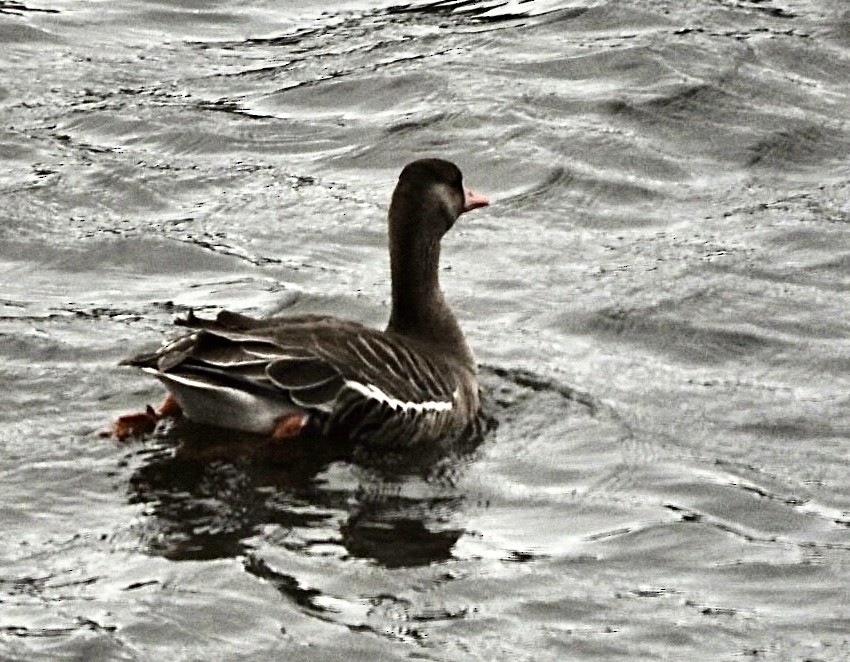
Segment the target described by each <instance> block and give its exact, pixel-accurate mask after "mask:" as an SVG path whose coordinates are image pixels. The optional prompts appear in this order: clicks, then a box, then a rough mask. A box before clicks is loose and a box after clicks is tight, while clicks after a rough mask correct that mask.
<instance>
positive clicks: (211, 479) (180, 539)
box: [130, 424, 480, 567]
mask: <svg viewBox="0 0 850 662" xmlns="http://www.w3.org/2000/svg"><path fill="white" fill-rule="evenodd" d="M479 442H480V439H478V440H465V441H464V443H463V444H453V445H452V448H451V449H445V448H444V449H440V451H439V452H434V451H433V450H431V451H429V452H427V453H423V452H417V453H415V454H414V453H403V454H399V453H396V454H387V453H382V454H377V453H367V452H365V451H362V450H358V449H352V448H350V447H347V446H345V445H343V444H334V443H328V441H327V440H325V441H323V442H320V441H318V440H316V439H309V438H306V439H300V440H297V441H295V442H293V441H291V440H290V441H287V442H285V443H281V442H279V441H278V442H275V441H270V440H268V439H265V438H256V437H252V436H250V435H245V434H244V433H238V432H231V431H225V430H220V429H216V428H208V427H203V426H197V425H192V424H183V425H181V426H178V427H177V428H175V429H173V430H171V431H169V432H167V433H165V434H163V435H161V436H159V437H157V438H155V439H154V440H153V442H150V443H149V444H148V445H147V446H146V447H145V450H144V459H143V461H142V464H141V465H140V466H138V467H137V468H136V469H135V471H134V472H133V473H132V476H131V478H130V501H131V502H132V503H140V504H145V505H146V506H147V508H146V511H145V514H146V516H145V517H143V518H142V519H141V521H140V523H139V533H140V535H141V537H142V541H143V543H144V545H145V546H146V548H147V549H148V550H149V552H150V553H152V554H157V555H161V556H164V557H166V558H169V559H172V560H209V559H217V558H229V557H235V556H240V555H244V554H246V553H248V552H249V551H250V550H251V547H252V541H253V542H256V538H255V537H256V536H257V535H258V534H260V533H261V532H263V531H264V530H268V527H270V526H271V527H276V528H277V530H278V531H280V532H282V533H283V534H284V536H283V542H282V543H281V544H283V545H288V546H292V547H298V546H299V545H302V546H307V545H308V544H314V543H315V542H316V538H317V537H318V538H320V539H321V540H320V542H321V543H324V544H331V545H337V546H340V547H341V548H344V550H345V554H346V555H348V556H351V557H357V558H365V559H370V560H372V561H373V562H375V563H378V564H380V565H383V566H385V567H404V566H418V565H425V564H429V563H432V562H437V561H443V560H446V559H449V558H451V554H452V548H453V547H454V545H455V543H456V542H457V540H458V538H460V536H461V535H462V534H463V529H462V528H458V527H457V526H456V522H455V525H454V526H452V522H454V521H455V520H456V518H454V517H452V515H453V514H454V513H456V512H457V511H458V510H459V509H460V508H461V507H462V504H463V501H464V498H463V495H462V494H459V493H457V490H454V489H452V485H453V481H454V480H455V478H456V476H457V474H458V473H459V472H460V471H461V469H462V466H463V465H464V463H466V462H468V461H469V460H470V459H471V457H472V455H473V454H474V451H475V448H476V447H477V446H478V444H479ZM334 463H342V466H346V467H348V468H349V469H351V468H354V469H355V471H353V473H354V475H355V476H357V479H356V480H355V481H353V482H352V481H350V480H339V479H334V478H333V475H334V472H332V471H329V470H330V468H331V467H332V465H333V464H334ZM351 474H352V471H348V472H347V473H346V475H347V476H349V477H350V476H351ZM423 478H424V479H425V480H424V481H423ZM414 483H415V484H416V485H418V486H420V488H421V486H422V485H425V486H427V487H426V489H424V490H423V489H420V488H417V490H416V491H417V496H415V497H411V496H407V495H403V492H404V491H405V489H404V488H405V485H407V484H414ZM422 492H424V493H425V494H424V495H422V496H418V495H419V494H420V493H422ZM305 541H307V542H305Z"/></svg>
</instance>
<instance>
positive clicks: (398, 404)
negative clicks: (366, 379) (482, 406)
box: [345, 379, 457, 412]
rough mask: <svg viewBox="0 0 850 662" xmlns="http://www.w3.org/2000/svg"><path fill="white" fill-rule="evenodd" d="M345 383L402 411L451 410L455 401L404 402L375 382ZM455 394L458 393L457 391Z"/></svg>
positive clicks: (371, 398) (350, 381)
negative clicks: (380, 387)
mask: <svg viewBox="0 0 850 662" xmlns="http://www.w3.org/2000/svg"><path fill="white" fill-rule="evenodd" d="M345 385H346V386H347V387H348V388H351V389H354V390H355V391H357V392H358V393H360V394H361V395H363V396H365V397H367V398H369V399H370V400H376V401H378V402H383V403H384V404H386V405H389V406H390V407H391V408H392V409H401V410H402V411H405V412H406V411H417V412H421V411H449V410H450V409H451V408H452V407H454V402H453V401H452V402H447V401H445V400H428V401H426V402H402V401H401V400H399V399H397V398H394V397H392V396H391V395H387V394H386V393H384V392H383V391H382V390H381V389H379V388H378V387H377V386H375V385H373V384H362V383H360V382H355V381H354V380H351V379H346V380H345ZM455 395H457V394H456V393H455Z"/></svg>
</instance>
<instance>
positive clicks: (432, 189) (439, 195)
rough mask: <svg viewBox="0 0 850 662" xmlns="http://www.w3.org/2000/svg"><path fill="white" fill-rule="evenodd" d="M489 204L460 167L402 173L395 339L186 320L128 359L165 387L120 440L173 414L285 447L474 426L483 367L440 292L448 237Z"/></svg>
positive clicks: (343, 329) (437, 162)
mask: <svg viewBox="0 0 850 662" xmlns="http://www.w3.org/2000/svg"><path fill="white" fill-rule="evenodd" d="M487 204H488V200H487V198H486V197H484V196H482V195H479V194H477V193H475V192H473V191H470V190H468V189H465V188H464V186H463V179H462V175H461V172H460V170H459V169H458V167H457V166H456V165H454V164H453V163H450V162H449V161H444V160H442V159H421V160H418V161H414V162H412V163H410V164H408V165H407V166H405V168H404V169H403V170H402V172H401V175H400V177H399V181H398V184H397V186H396V188H395V191H394V192H393V196H392V202H391V204H390V211H389V247H390V264H391V272H392V273H391V275H392V312H391V314H390V320H389V324H388V325H387V328H386V330H384V331H380V330H377V329H371V328H368V327H365V326H363V325H361V324H358V323H356V322H351V321H347V320H342V319H338V318H334V317H325V316H319V315H300V316H277V317H272V318H268V319H254V318H250V317H246V316H244V315H240V314H237V313H231V312H227V311H223V312H221V313H219V315H218V316H217V317H216V319H215V320H207V319H201V318H199V317H196V316H195V315H193V314H191V313H190V314H189V316H188V317H187V318H186V319H182V320H177V324H180V325H182V326H186V327H189V328H191V329H193V330H192V331H191V332H190V333H188V334H187V335H184V336H182V337H180V338H178V339H177V340H175V341H174V342H171V343H170V344H168V345H165V346H164V347H163V348H162V349H160V350H159V351H157V352H154V353H149V354H141V355H139V356H135V357H133V358H130V359H127V360H126V361H123V362H122V363H123V364H124V365H131V366H137V367H140V368H142V370H144V371H145V372H147V373H150V374H152V375H154V376H155V377H157V378H158V379H159V380H160V381H162V382H163V384H165V386H166V388H167V389H168V391H169V397H168V398H167V399H166V402H165V403H164V405H163V406H162V407H161V408H160V410H159V411H154V410H153V409H152V408H151V407H148V409H147V411H146V412H145V413H143V414H135V415H129V416H124V417H122V418H119V419H118V420H117V421H116V422H115V424H114V427H113V433H114V434H115V435H116V436H118V437H119V438H125V437H128V436H131V435H135V434H139V433H140V432H145V431H149V430H151V429H153V427H154V425H155V424H156V422H157V421H158V420H159V419H161V418H164V417H166V416H173V415H177V414H180V413H182V415H183V416H185V417H186V418H188V419H189V420H192V421H196V422H199V423H206V424H211V425H216V426H220V427H225V428H230V429H236V430H244V431H248V432H253V433H260V434H265V435H271V436H273V437H276V438H281V439H282V438H287V437H292V436H296V435H299V434H301V432H302V430H304V429H305V427H306V426H309V427H310V429H311V430H313V431H317V432H319V433H320V434H324V435H334V436H342V437H344V438H346V439H350V440H352V441H355V442H363V443H369V444H376V445H378V444H381V445H382V444H395V443H398V444H402V445H408V444H413V443H417V442H433V441H436V440H439V439H441V438H443V437H447V436H451V437H454V436H457V435H460V434H463V433H464V431H467V430H470V429H472V428H474V427H476V426H477V425H478V423H479V420H480V403H479V393H478V382H477V378H476V372H477V370H476V364H475V359H474V357H473V354H472V351H471V350H470V348H469V346H468V345H467V343H466V339H465V338H464V335H463V332H462V331H461V329H460V326H459V325H458V322H457V319H456V318H455V316H454V314H453V313H452V310H451V308H449V306H448V304H447V303H446V300H445V298H444V297H443V292H442V290H441V289H440V283H439V274H438V269H439V258H440V240H441V239H442V237H443V235H444V234H445V233H446V231H448V230H449V229H450V228H451V227H452V225H454V223H455V221H456V220H457V218H458V217H459V216H460V215H461V214H462V213H464V212H467V211H470V210H472V209H476V208H478V207H483V206H485V205H487Z"/></svg>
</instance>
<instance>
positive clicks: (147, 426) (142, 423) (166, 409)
mask: <svg viewBox="0 0 850 662" xmlns="http://www.w3.org/2000/svg"><path fill="white" fill-rule="evenodd" d="M181 413H182V411H181V409H180V405H179V404H177V400H175V399H174V396H173V395H171V394H170V393H169V394H168V396H167V397H166V398H165V401H164V402H163V403H162V404H161V405H160V406H159V409H158V410H155V409H154V408H153V407H151V406H150V405H148V406H147V408H146V409H145V411H142V412H139V413H137V414H127V415H126V416H120V417H119V418H117V419H116V420H115V422H114V423H113V424H112V427H111V428H108V429H106V430H105V431H104V432H103V433H101V436H104V437H108V436H113V437H115V438H116V439H118V440H119V441H124V440H125V439H129V438H130V437H141V436H142V435H143V434H150V433H151V432H153V431H154V429H156V424H157V423H159V422H160V421H161V420H162V419H164V418H177V417H179V416H180V414H181Z"/></svg>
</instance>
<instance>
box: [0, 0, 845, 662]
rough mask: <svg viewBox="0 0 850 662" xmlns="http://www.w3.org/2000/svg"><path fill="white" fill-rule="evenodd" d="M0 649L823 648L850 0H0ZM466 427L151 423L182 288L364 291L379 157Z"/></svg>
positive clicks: (724, 654)
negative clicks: (475, 444) (441, 193)
mask: <svg viewBox="0 0 850 662" xmlns="http://www.w3.org/2000/svg"><path fill="white" fill-rule="evenodd" d="M0 42H2V44H3V47H2V49H0V63H2V66H0V113H2V118H3V121H2V125H0V210H1V211H2V223H0V270H2V276H1V277H0V285H2V290H0V351H2V356H3V359H2V369H0V385H1V386H2V391H3V393H4V396H3V405H2V407H0V453H2V463H0V501H2V503H3V506H2V509H0V529H1V530H2V532H3V535H2V537H1V538H0V658H3V659H10V660H31V659H45V658H47V657H53V658H55V659H102V660H121V659H126V660H149V659H179V660H195V659H215V660H235V659H256V660H266V659H272V658H280V659H298V660H328V659H354V660H356V659H363V660H375V659H379V660H385V659H386V660H390V659H429V660H499V659H510V660H525V659H529V660H531V659H533V660H564V659H575V660H594V659H598V660H614V659H623V660H640V659H647V660H649V659H677V660H685V659H690V660H696V659H700V660H703V659H712V660H737V659H750V658H754V659H769V660H804V659H806V660H845V659H847V658H848V657H850V626H848V622H850V600H848V590H849V589H848V586H850V481H848V455H850V451H849V450H848V449H850V442H849V441H848V433H850V377H848V374H850V373H848V368H850V359H848V356H850V342H848V331H850V231H848V228H850V165H848V158H847V156H848V153H850V123H848V122H850V120H848V117H850V112H848V111H850V8H847V7H845V4H844V3H843V2H836V1H834V0H687V1H683V2H653V1H650V0H622V1H617V2H615V1H613V0H596V1H594V0H585V1H584V2H578V1H576V2H571V1H569V0H560V1H558V0H548V1H547V0H528V1H522V0H505V1H502V0H498V1H496V0H492V1H483V0H442V1H438V2H412V3H411V4H404V5H401V4H394V3H392V2H380V1H378V0H374V1H370V0H351V1H350V2H346V1H340V2H331V3H325V5H324V6H323V9H316V8H315V3H309V2H302V1H300V0H299V1H297V2H287V3H273V2H256V3H250V5H248V4H245V3H238V2H234V1H233V0H221V1H219V2H214V1H204V0H182V1H181V2H152V1H146V0H135V1H131V0H117V1H115V2H108V3H103V2H99V3H95V2H84V1H75V2H70V1H68V0H24V1H23V2H18V1H11V0H0ZM424 155H439V156H444V157H447V158H450V159H453V160H455V161H456V162H457V163H458V164H459V165H460V166H461V167H462V168H463V170H464V172H465V174H466V179H467V181H468V182H469V183H470V184H471V185H474V186H475V187H476V188H479V189H481V190H483V191H486V192H488V193H489V194H490V195H491V197H492V198H493V200H494V204H493V205H492V206H491V207H489V208H488V209H486V210H483V211H479V212H476V213H475V214H470V215H469V216H468V217H464V218H462V219H461V222H460V223H459V225H458V226H457V227H456V229H455V231H453V233H452V234H451V235H450V236H449V237H447V239H446V241H445V242H444V262H443V267H444V269H443V275H442V281H443V285H444V287H445V289H446V290H447V293H448V296H449V298H450V299H451V301H452V302H453V303H454V305H455V307H456V309H457V311H458V314H459V316H460V318H461V321H462V324H463V326H464V328H465V330H466V331H467V335H468V337H469V340H470V342H471V344H472V345H473V347H474V348H475V350H476V353H477V356H478V358H479V361H480V363H481V365H482V381H483V383H484V388H485V391H486V393H487V396H488V398H489V400H490V402H491V405H490V406H491V409H492V412H493V414H494V415H495V417H496V419H497V420H498V424H499V426H498V429H497V430H496V431H495V432H494V433H492V434H491V435H490V436H489V437H488V438H487V439H486V440H485V441H484V443H483V444H482V445H481V446H480V447H479V448H477V449H475V451H474V452H473V453H471V454H468V455H466V456H464V457H461V458H451V459H447V460H446V461H444V462H442V463H439V464H438V465H436V466H432V467H430V468H428V469H427V470H424V469H422V468H421V467H410V468H409V470H394V471H386V470H383V469H381V468H379V467H376V466H374V465H372V464H370V463H369V462H358V461H351V460H349V459H345V458H339V457H333V456H330V455H328V454H320V453H314V452H305V450H304V449H298V448H287V449H281V448H274V447H269V446H268V445H265V444H263V443H262V442H260V441H257V440H249V439H238V438H237V439H234V438H232V437H227V436H225V435H223V434H219V433H212V432H210V431H199V430H187V429H183V430H181V429H176V430H172V431H171V432H168V431H164V432H162V433H161V434H158V435H155V436H154V437H152V438H149V439H146V440H144V441H139V442H134V443H129V444H118V443H115V442H112V441H109V440H103V439H100V438H98V437H97V435H96V431H97V430H98V428H100V427H101V426H102V425H104V424H106V423H108V422H109V421H110V419H111V418H113V417H114V416H116V415H118V414H120V413H125V412H127V411H133V410H136V409H138V408H139V407H140V406H142V405H144V404H145V403H147V402H155V401H158V400H159V399H160V398H161V388H160V387H159V385H158V384H156V383H154V382H152V381H149V380H147V379H145V378H143V377H142V376H140V375H137V374H135V373H134V372H133V371H131V370H128V369H125V368H119V367H117V366H116V362H117V361H118V360H119V359H120V358H122V357H123V356H125V355H126V354H127V353H129V352H132V351H134V350H136V349H139V348H143V347H152V346H155V345H156V344H157V343H158V342H159V341H160V339H161V338H163V337H166V336H168V335H169V334H170V333H173V331H172V329H171V326H170V325H171V320H172V319H173V318H174V316H175V315H176V314H178V313H181V312H184V311H186V310H188V309H189V308H193V309H195V310H196V311H200V312H207V313H209V312H214V311H215V310H217V309H219V308H220V307H227V308H231V309H236V310H240V311H243V312H247V313H250V314H267V313H276V312H280V311H282V310H291V311H298V312H301V311H308V310H324V311H328V310H329V311H331V312H335V313H337V314H340V315H344V316H347V317H352V318H356V319H360V320H363V321H365V322H368V323H371V324H375V325H381V324H383V323H384V321H385V319H386V315H387V306H388V292H389V284H388V275H387V268H388V265H387V257H386V248H385V213H386V206H387V202H388V198H389V194H390V191H391V190H392V187H393V185H394V181H395V178H396V176H397V174H398V171H399V169H400V168H401V166H402V165H404V163H406V162H407V161H409V160H412V159H414V158H417V157H420V156H424Z"/></svg>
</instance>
